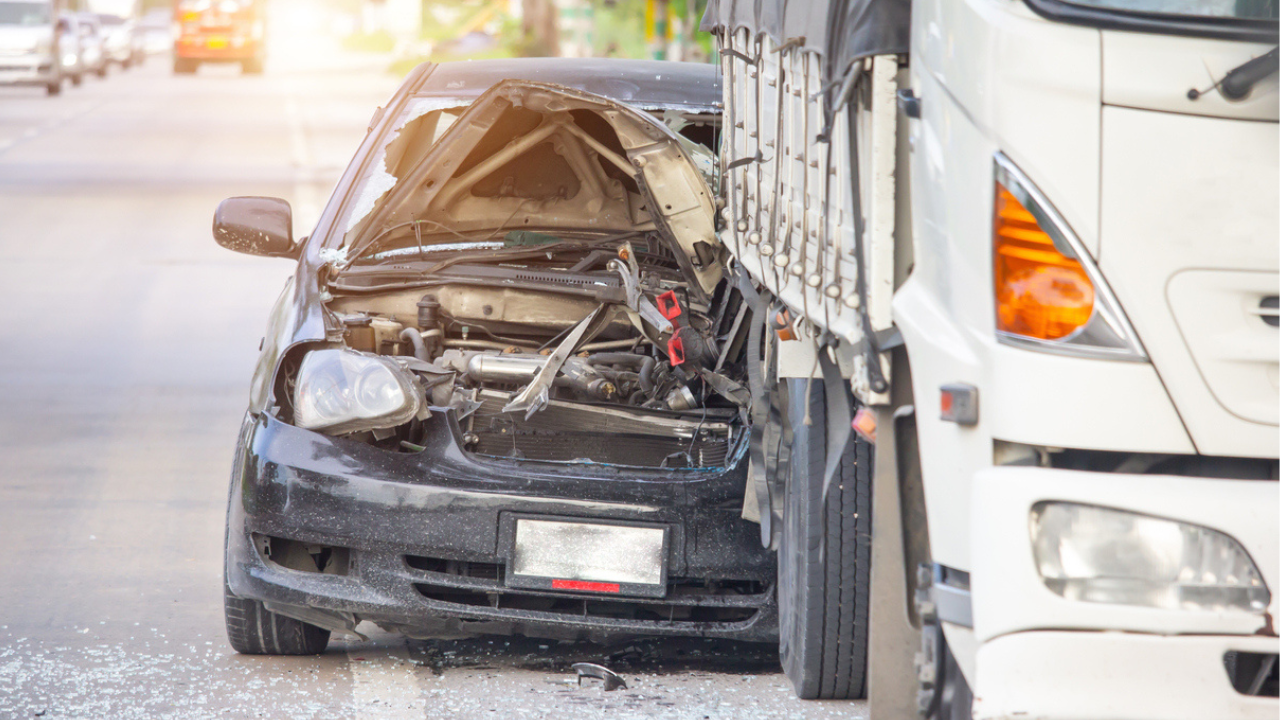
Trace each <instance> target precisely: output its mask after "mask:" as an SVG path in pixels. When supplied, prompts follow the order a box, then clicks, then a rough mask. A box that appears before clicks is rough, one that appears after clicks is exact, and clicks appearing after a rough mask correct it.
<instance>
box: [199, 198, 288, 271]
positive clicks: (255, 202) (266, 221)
mask: <svg viewBox="0 0 1280 720" xmlns="http://www.w3.org/2000/svg"><path fill="white" fill-rule="evenodd" d="M213 239H214V240H215V241H216V242H217V243H218V244H219V245H221V246H222V247H224V248H226V249H228V250H234V251H236V252H241V253H245V254H247V255H262V256H265V257H287V258H293V259H297V257H298V250H299V248H298V247H297V245H295V243H294V242H293V210H292V209H290V207H289V203H288V202H286V201H284V200H281V199H280V198H271V197H233V198H227V199H226V200H223V201H222V202H221V203H219V204H218V209H217V211H215V212H214V213H213Z"/></svg>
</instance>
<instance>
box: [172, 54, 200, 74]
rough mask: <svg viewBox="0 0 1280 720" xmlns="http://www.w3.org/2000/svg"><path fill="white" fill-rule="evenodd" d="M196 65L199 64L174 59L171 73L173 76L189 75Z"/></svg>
mask: <svg viewBox="0 0 1280 720" xmlns="http://www.w3.org/2000/svg"><path fill="white" fill-rule="evenodd" d="M198 65H199V63H197V62H196V61H195V60H191V59H190V58H174V59H173V72H174V74H175V75H190V74H191V73H193V72H195V71H196V67H197V66H198Z"/></svg>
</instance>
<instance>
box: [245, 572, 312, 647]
mask: <svg viewBox="0 0 1280 720" xmlns="http://www.w3.org/2000/svg"><path fill="white" fill-rule="evenodd" d="M222 608H223V615H225V616H226V621H227V640H229V641H231V647H232V648H234V649H235V651H236V652H238V653H241V654H244V655H319V654H320V653H322V652H324V649H325V648H326V647H328V646H329V631H328V630H325V629H324V628H318V627H316V626H315V625H311V624H308V623H304V622H302V621H301V620H294V619H293V618H288V617H285V616H283V615H277V614H275V613H273V612H271V611H270V610H267V609H266V607H264V606H263V604H262V603H261V602H259V601H257V600H245V599H243V598H238V597H236V596H235V595H232V594H231V588H229V587H227V586H226V584H225V583H224V584H223V605H222Z"/></svg>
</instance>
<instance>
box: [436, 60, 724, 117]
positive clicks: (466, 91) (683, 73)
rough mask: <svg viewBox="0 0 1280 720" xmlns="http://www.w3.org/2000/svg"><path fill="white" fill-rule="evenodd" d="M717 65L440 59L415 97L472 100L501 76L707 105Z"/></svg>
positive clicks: (656, 101) (649, 104) (713, 97)
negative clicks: (427, 96)
mask: <svg viewBox="0 0 1280 720" xmlns="http://www.w3.org/2000/svg"><path fill="white" fill-rule="evenodd" d="M719 75H720V73H719V67H718V66H716V65H712V64H710V63H686V62H664V61H660V60H620V59H612V58H518V59H511V60H471V61H463V62H451V63H440V64H439V65H435V66H434V67H432V68H431V70H430V72H429V73H428V74H427V77H426V78H425V80H424V81H423V83H422V85H421V86H419V88H418V91H417V93H416V94H417V95H436V96H442V95H443V96H449V97H457V98H474V97H478V96H479V95H481V94H482V93H483V92H484V91H485V90H488V89H489V88H490V87H492V86H493V85H495V84H497V83H498V82H501V81H502V80H533V81H537V82H545V83H554V84H556V85H564V86H566V87H570V88H574V89H576V90H582V91H585V92H589V93H594V94H596V95H603V96H604V97H608V98H611V99H614V100H619V101H621V102H624V103H627V104H629V105H635V106H637V107H641V108H645V109H653V108H662V107H684V108H708V109H709V108H713V107H717V106H718V105H719V104H720V76H719Z"/></svg>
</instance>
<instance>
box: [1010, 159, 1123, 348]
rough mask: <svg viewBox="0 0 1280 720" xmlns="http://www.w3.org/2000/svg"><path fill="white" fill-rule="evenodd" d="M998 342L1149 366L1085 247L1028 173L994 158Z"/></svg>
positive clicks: (1118, 305) (1117, 304) (1118, 304)
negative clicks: (1140, 362)
mask: <svg viewBox="0 0 1280 720" xmlns="http://www.w3.org/2000/svg"><path fill="white" fill-rule="evenodd" d="M995 161H996V162H995V189H994V190H995V194H994V198H995V206H994V208H993V213H992V222H991V234H992V248H991V250H992V260H993V267H992V281H993V288H992V289H993V291H994V294H995V306H996V339H997V340H999V341H1000V342H1002V343H1004V344H1006V345H1015V346H1018V347H1023V348H1029V349H1033V350H1040V351H1043V352H1052V353H1058V354H1062V355H1076V356H1082V357H1097V358H1108V359H1114V360H1146V353H1145V352H1144V351H1143V349H1142V344H1141V343H1140V342H1138V336H1137V334H1136V333H1135V332H1134V331H1133V327H1132V326H1131V325H1130V324H1129V320H1128V319H1127V318H1126V317H1125V315H1124V313H1123V312H1121V311H1120V303H1119V302H1118V301H1117V300H1116V298H1115V296H1114V295H1113V294H1112V292H1111V289H1110V288H1108V287H1107V284H1106V282H1104V281H1103V279H1102V273H1100V272H1098V269H1097V267H1096V266H1095V265H1094V264H1093V260H1092V259H1090V257H1089V255H1088V253H1086V252H1085V249H1084V245H1083V244H1082V243H1081V242H1080V240H1079V238H1077V237H1076V236H1075V234H1074V233H1073V232H1072V231H1071V228H1070V227H1069V226H1068V225H1067V223H1066V221H1065V220H1063V219H1062V216H1061V215H1059V214H1058V212H1057V210H1055V209H1054V208H1053V206H1052V205H1050V204H1049V201H1048V200H1046V199H1045V198H1044V196H1043V195H1042V194H1041V193H1040V191H1039V190H1037V189H1036V187H1035V186H1034V185H1032V184H1031V181H1030V180H1028V179H1027V177H1026V176H1025V175H1023V174H1022V171H1020V170H1018V168H1017V167H1016V166H1014V164H1013V163H1012V162H1011V161H1010V160H1009V158H1007V157H1005V156H1004V155H1003V154H1001V153H996V158H995Z"/></svg>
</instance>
